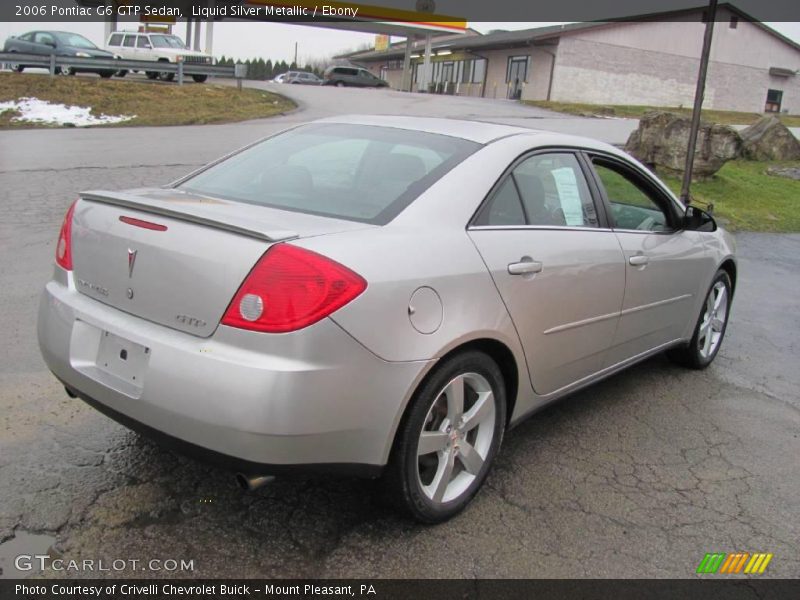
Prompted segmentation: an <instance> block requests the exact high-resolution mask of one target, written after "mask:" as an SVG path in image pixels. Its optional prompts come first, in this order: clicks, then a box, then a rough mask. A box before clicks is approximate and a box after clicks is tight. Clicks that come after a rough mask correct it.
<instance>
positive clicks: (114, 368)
mask: <svg viewBox="0 0 800 600" xmlns="http://www.w3.org/2000/svg"><path fill="white" fill-rule="evenodd" d="M149 356H150V348H147V347H146V346H142V345H141V344H136V343H134V342H131V341H130V340H126V339H125V338H122V337H120V336H118V335H114V334H113V333H109V332H108V331H104V332H103V334H102V335H101V336H100V345H99V347H98V349H97V360H96V363H95V364H96V365H97V368H98V369H100V370H101V371H105V372H106V373H108V374H109V375H113V376H114V377H117V378H119V379H122V380H123V381H127V382H129V383H131V384H133V385H134V386H136V387H138V388H141V387H142V384H143V381H142V378H143V377H144V372H145V369H146V368H147V360H148V358H149Z"/></svg>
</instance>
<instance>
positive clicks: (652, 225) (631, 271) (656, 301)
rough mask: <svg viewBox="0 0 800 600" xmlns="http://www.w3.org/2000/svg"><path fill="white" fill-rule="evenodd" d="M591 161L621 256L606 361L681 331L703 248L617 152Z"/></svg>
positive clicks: (672, 204)
mask: <svg viewBox="0 0 800 600" xmlns="http://www.w3.org/2000/svg"><path fill="white" fill-rule="evenodd" d="M590 162H591V164H592V166H593V172H594V174H595V177H596V181H597V184H598V187H599V188H600V189H601V193H602V195H603V199H604V202H605V203H606V212H607V214H608V216H609V220H610V223H611V226H612V228H613V230H614V235H615V236H616V237H617V239H618V240H619V243H620V246H621V247H622V251H623V253H624V255H625V270H626V283H625V299H624V301H623V304H622V312H621V314H620V321H619V327H618V328H617V333H616V335H615V337H614V343H613V344H612V347H611V348H610V349H609V352H608V356H607V360H606V364H607V365H612V364H616V363H618V362H620V361H623V360H626V359H628V358H631V357H634V356H638V355H640V354H642V353H644V352H647V351H649V350H653V349H655V348H658V347H661V346H663V345H665V344H669V343H670V342H673V341H675V340H678V339H680V338H681V336H682V335H683V334H684V331H685V329H686V326H687V323H688V322H689V321H690V320H691V319H692V315H691V314H690V313H692V311H693V310H694V306H695V304H696V301H697V298H696V296H697V294H698V293H699V291H700V290H699V286H700V285H701V282H702V281H703V277H704V275H703V273H704V272H705V271H706V270H707V266H706V265H705V264H704V262H705V260H704V259H705V257H706V249H705V246H704V244H703V241H702V237H701V236H702V234H701V233H699V232H697V231H687V230H685V229H683V228H682V226H681V212H680V208H679V206H678V205H677V202H676V201H675V200H674V199H672V198H671V197H670V195H669V194H668V193H667V192H666V191H665V190H663V189H662V188H661V186H660V185H658V183H656V182H655V181H654V180H653V178H652V177H651V176H650V175H649V174H647V173H645V172H644V171H643V170H641V169H640V168H638V167H637V166H636V165H634V164H632V163H630V162H629V161H626V160H624V159H621V158H619V157H613V156H608V155H602V154H596V155H592V156H590ZM703 285H704V284H703Z"/></svg>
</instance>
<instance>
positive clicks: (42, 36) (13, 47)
mask: <svg viewBox="0 0 800 600" xmlns="http://www.w3.org/2000/svg"><path fill="white" fill-rule="evenodd" d="M3 52H18V53H20V54H41V55H45V56H50V55H51V54H55V55H56V56H75V57H77V58H114V57H115V54H114V53H113V52H107V51H106V50H101V49H100V48H98V47H97V46H95V45H94V44H93V43H92V42H91V41H90V40H87V39H86V38H85V37H83V36H82V35H79V34H77V33H70V32H68V31H29V32H28V33H24V34H22V35H20V36H13V35H12V36H11V37H10V38H8V39H7V40H6V43H5V44H4V46H3ZM29 66H30V65H25V64H21V63H12V64H11V69H12V70H14V71H17V72H18V73H22V71H24V70H25V68H26V67H29ZM56 69H57V72H58V73H61V74H62V75H74V74H75V73H97V74H98V75H100V77H104V78H108V77H111V76H112V75H113V74H114V73H115V71H113V70H108V69H97V68H91V67H83V66H77V65H76V66H72V67H57V68H56Z"/></svg>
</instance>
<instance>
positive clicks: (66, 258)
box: [56, 200, 78, 271]
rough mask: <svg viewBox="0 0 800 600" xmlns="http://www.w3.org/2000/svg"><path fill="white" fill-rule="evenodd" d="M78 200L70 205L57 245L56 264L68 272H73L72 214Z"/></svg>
mask: <svg viewBox="0 0 800 600" xmlns="http://www.w3.org/2000/svg"><path fill="white" fill-rule="evenodd" d="M77 202H78V201H77V200H76V201H75V202H73V203H72V204H70V206H69V208H68V209H67V214H66V215H64V222H63V223H61V231H60V232H59V234H58V244H56V263H58V265H59V266H60V267H61V268H62V269H66V270H67V271H72V213H74V212H75V204H77Z"/></svg>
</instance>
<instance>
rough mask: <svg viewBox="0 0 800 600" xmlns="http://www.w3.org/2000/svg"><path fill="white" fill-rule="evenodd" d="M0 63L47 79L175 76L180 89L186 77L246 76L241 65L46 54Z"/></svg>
mask: <svg viewBox="0 0 800 600" xmlns="http://www.w3.org/2000/svg"><path fill="white" fill-rule="evenodd" d="M0 63H6V64H7V65H15V64H16V65H24V66H26V67H39V68H43V69H48V70H49V71H50V75H56V74H57V73H58V72H59V71H60V70H61V69H64V68H67V69H68V68H70V67H73V68H76V69H78V70H83V69H92V70H95V69H96V70H98V71H103V70H108V71H115V72H116V71H150V72H158V73H175V75H176V76H177V80H178V84H180V85H183V80H184V78H185V77H186V76H192V75H206V76H212V77H230V78H233V77H236V78H237V79H238V78H243V77H246V76H247V70H246V67H245V65H238V66H239V67H245V68H244V69H242V68H239V69H237V68H235V67H233V66H230V67H229V66H223V65H208V64H202V63H192V62H188V63H187V62H183V61H179V62H175V63H171V62H164V61H152V60H126V59H122V58H79V57H77V56H58V55H56V54H50V55H49V56H47V55H44V54H23V53H21V52H0Z"/></svg>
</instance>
